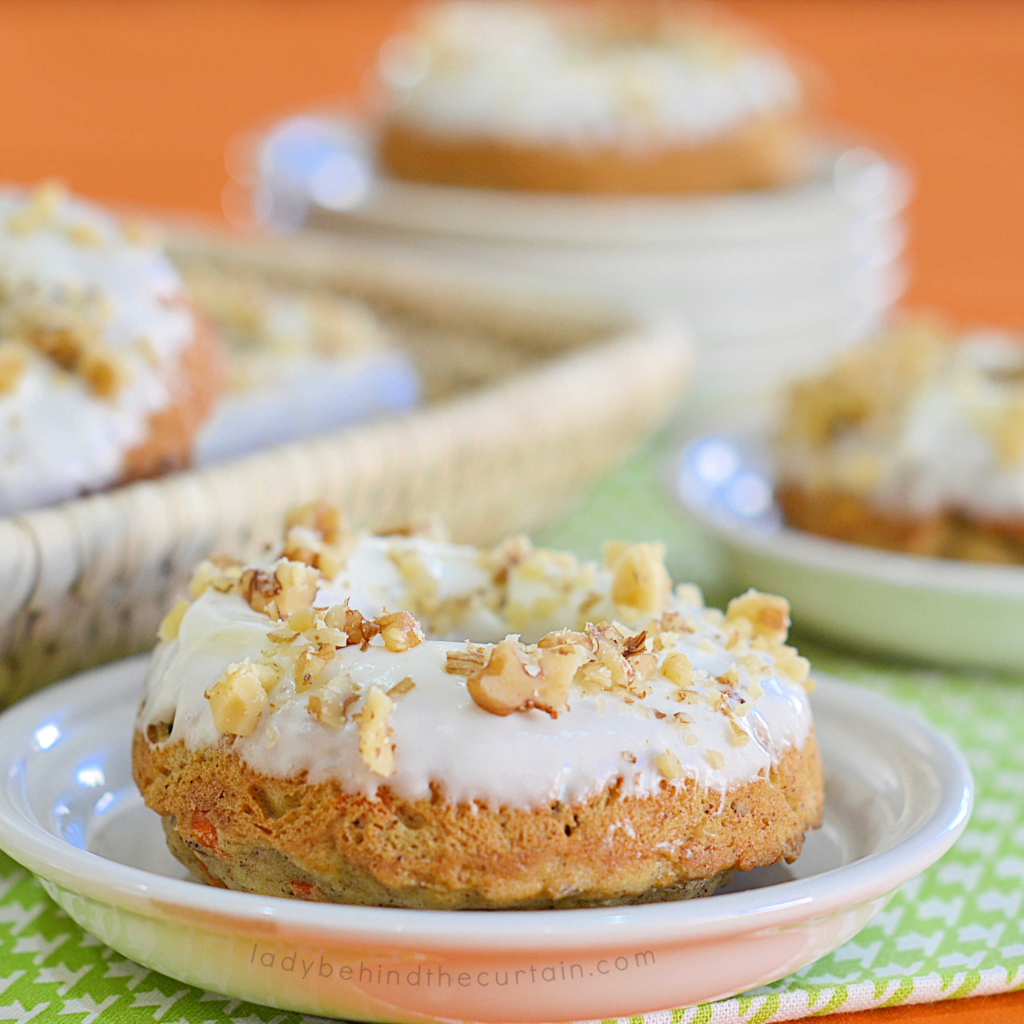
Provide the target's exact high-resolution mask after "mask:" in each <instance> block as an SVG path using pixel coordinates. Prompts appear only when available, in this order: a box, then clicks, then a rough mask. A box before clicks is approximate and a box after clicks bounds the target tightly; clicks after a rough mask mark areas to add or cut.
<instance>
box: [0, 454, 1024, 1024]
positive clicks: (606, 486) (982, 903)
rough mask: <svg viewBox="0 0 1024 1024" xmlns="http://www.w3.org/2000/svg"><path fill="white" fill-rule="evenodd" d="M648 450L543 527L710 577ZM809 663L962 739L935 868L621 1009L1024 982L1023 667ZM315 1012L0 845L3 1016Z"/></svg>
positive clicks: (773, 1014) (269, 1018)
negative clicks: (54, 886) (130, 927)
mask: <svg viewBox="0 0 1024 1024" xmlns="http://www.w3.org/2000/svg"><path fill="white" fill-rule="evenodd" d="M659 465H660V453H659V451H658V450H656V449H655V450H652V451H649V452H648V453H647V455H646V457H645V458H643V459H638V460H633V461H632V462H631V463H630V464H629V465H628V466H627V467H624V468H623V469H622V470H621V471H620V472H618V473H616V474H613V476H612V477H610V478H609V479H608V480H606V481H605V482H604V483H603V484H602V485H601V487H599V488H598V489H597V490H596V491H595V492H594V493H593V494H591V495H590V496H589V497H588V499H587V501H586V502H584V504H583V505H582V506H581V507H580V508H579V509H577V511H576V512H575V513H574V514H573V515H572V516H570V517H568V518H567V519H566V520H564V521H563V522H562V523H560V524H557V525H555V526H553V527H552V528H551V529H549V530H547V531H545V534H544V536H543V537H541V538H540V539H541V540H542V541H543V542H545V543H552V544H560V545H563V546H566V547H571V548H575V549H577V550H579V551H580V552H581V553H583V554H594V553H595V549H596V548H597V546H598V545H599V541H600V540H601V539H604V538H606V537H614V538H616V539H625V540H649V539H654V538H664V539H667V540H668V541H669V544H670V564H671V566H672V568H673V570H674V574H675V576H676V578H677V579H682V578H685V577H687V576H689V577H691V578H696V579H697V580H699V581H700V582H702V583H704V584H705V585H706V586H707V587H708V590H709V592H711V593H718V592H720V588H721V585H722V580H721V576H720V573H721V562H720V561H719V560H717V558H716V556H715V553H714V552H713V551H712V550H710V549H708V548H707V547H706V546H704V545H703V544H702V542H701V541H700V540H699V538H698V537H697V535H696V533H695V532H694V530H693V528H692V527H690V526H688V525H687V524H685V523H684V522H683V521H682V520H681V519H680V517H679V514H678V512H677V511H676V509H675V507H674V506H673V504H672V502H671V501H670V500H669V499H668V498H667V496H666V495H665V493H664V492H663V491H662V489H661V488H660V486H659V484H658V481H657V479H656V475H657V470H658V466H659ZM805 650H806V652H807V653H808V654H809V655H810V656H811V658H812V660H813V662H814V664H815V665H816V667H818V668H819V669H822V670H825V671H828V672H831V673H834V674H836V675H838V676H841V677H844V678H846V679H850V680H853V681H855V682H858V683H862V684H863V685H865V686H868V687H871V688H874V689H877V690H881V691H883V692H885V693H886V694H888V695H889V696H891V697H892V698H894V699H896V700H898V701H901V702H903V703H905V704H907V705H909V706H911V707H914V708H915V709H916V710H917V711H919V712H920V713H921V714H922V715H924V716H925V717H926V718H929V719H931V721H932V722H934V723H935V724H936V725H938V726H939V728H941V729H943V730H944V731H945V732H946V733H947V734H948V735H950V736H951V737H952V738H953V740H954V741H955V742H956V743H957V744H958V746H959V747H960V749H961V750H962V751H963V752H964V754H965V755H966V757H967V759H968V761H969V762H970V765H971V770H972V771H973V772H974V777H975V782H976V784H977V797H976V803H975V810H974V815H973V818H972V820H971V822H970V824H969V826H968V828H967V831H966V832H965V833H964V835H963V836H962V838H961V839H960V841H959V842H958V843H957V844H956V846H954V848H953V849H952V850H951V851H950V852H949V853H948V854H947V855H946V856H945V857H944V858H943V859H942V860H941V861H940V862H939V863H938V864H936V865H935V866H934V867H933V868H931V869H930V870H929V871H927V872H926V873H925V874H924V875H922V876H921V877H919V878H917V879H914V880H913V881H911V882H909V883H908V884H907V885H905V886H903V888H902V889H901V890H900V891H899V892H898V893H897V894H896V895H895V896H894V897H893V899H892V901H891V902H890V903H889V905H888V906H887V907H886V909H885V910H884V911H883V912H882V913H881V914H880V915H879V916H878V917H877V918H876V919H875V920H874V921H873V922H872V923H871V924H870V925H869V926H868V927H867V928H865V929H864V930H863V931H862V932H861V933H860V934H859V935H857V936H856V937H855V938H854V939H853V941H851V942H848V943H847V944H846V945H845V946H842V947H840V948H839V949H837V950H836V951H835V952H834V953H832V954H831V955H830V956H827V957H825V958H824V959H822V960H819V961H817V962H816V963H814V964H811V965H810V966H808V967H806V968H804V969H803V970H801V971H799V972H798V973H797V974H795V975H792V976H791V977H789V978H786V979H784V980H783V981H780V982H776V983H775V984H773V985H769V986H767V987H765V988H762V989H758V990H757V991H756V992H751V993H748V994H747V995H744V996H740V997H738V998H735V999H726V1000H722V1001H721V1002H718V1003H709V1004H704V1005H702V1006H696V1007H689V1008H687V1009H685V1010H683V1009H681V1010H674V1011H671V1012H662V1013H654V1014H648V1015H647V1016H646V1017H633V1018H629V1019H628V1020H629V1022H630V1024H642V1022H646V1024H725V1022H736V1024H766V1022H768V1021H781V1020H792V1019H795V1018H798V1017H805V1016H810V1015H814V1016H818V1015H823V1014H828V1013H835V1012H839V1011H843V1010H845V1011H849V1010H862V1009H869V1008H873V1007H881V1006H895V1005H897V1004H900V1003H907V1002H930V1001H934V1000H939V999H954V998H959V997H963V996H968V995H982V994H992V993H996V992H1006V991H1010V990H1012V989H1018V988H1024V726H1022V724H1021V723H1022V722H1024V679H1014V678H1007V677H995V676H992V677H989V676H982V675H980V674H971V675H958V674H953V673H944V672H935V671H927V670H915V669H909V668H906V667H900V668H893V667H887V666H883V665H880V664H877V663H871V662H869V661H867V660H865V659H863V658H852V657H844V656H840V655H836V654H834V653H830V652H827V651H825V650H822V649H820V648H817V647H807V645H805ZM69 1019H70V1020H72V1021H74V1022H75V1024H92V1022H93V1021H96V1020H101V1024H103V1022H108V1021H118V1022H134V1021H138V1022H140V1024H141V1022H149V1021H159V1022H164V1024H177V1022H186V1021H187V1022H189V1024H200V1022H204V1024H205V1022H220V1021H233V1022H235V1024H256V1022H267V1024H269V1022H274V1024H292V1022H299V1021H303V1020H310V1019H311V1018H303V1017H302V1015H300V1014H293V1013H282V1012H280V1011H277V1010H271V1009H268V1008H266V1007H259V1006H253V1005H250V1004H247V1003H241V1002H238V1001H236V1000H230V999H227V998H225V997H223V996H217V995H213V994H211V993H204V992H200V991H198V990H196V989H192V988H189V987H188V986H186V985H183V984H181V983H180V982H176V981H174V980H173V979H171V978H167V977H164V976H163V975H160V974H156V973H155V972H153V971H149V970H146V969H145V968H142V967H139V966H138V965H136V964H134V963H132V962H131V961H129V960H126V959H125V958H124V957H122V956H120V955H119V954H117V953H115V952H114V951H113V950H111V949H109V948H107V947H106V946H104V945H102V944H101V943H100V942H98V941H97V940H96V939H93V938H92V937H91V936H89V935H87V934H86V933H85V932H83V931H82V930H81V929H80V928H79V927H78V926H77V925H76V924H75V923H74V922H73V921H71V919H70V918H68V917H67V916H66V915H65V914H64V912H63V911H62V910H60V909H58V908H57V907H56V905H55V904H53V903H51V902H50V900H49V899H48V898H47V897H46V895H45V893H44V892H43V889H42V887H41V886H40V884H39V883H38V882H37V881H36V880H35V879H34V878H33V877H32V876H31V875H30V874H29V873H28V872H26V871H24V870H23V869H21V868H20V867H18V866H17V865H16V864H15V863H14V862H13V861H11V860H10V859H9V858H7V857H5V856H4V855H3V854H0V1022H6V1021H16V1022H19V1024H22V1022H27V1021H36V1022H39V1024H50V1022H57V1021H62V1022H63V1021H67V1020H69Z"/></svg>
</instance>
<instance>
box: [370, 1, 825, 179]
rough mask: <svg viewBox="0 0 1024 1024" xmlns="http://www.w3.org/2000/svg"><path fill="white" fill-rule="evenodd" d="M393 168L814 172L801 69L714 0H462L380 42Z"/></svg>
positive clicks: (614, 174)
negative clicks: (681, 2)
mask: <svg viewBox="0 0 1024 1024" xmlns="http://www.w3.org/2000/svg"><path fill="white" fill-rule="evenodd" d="M381 72H382V78H383V81H384V84H385V86H386V88H387V90H388V101H387V105H386V111H385V115H384V118H383V124H382V130H381V137H380V142H379V159H380V163H381V165H382V166H383V168H384V169H385V170H386V171H387V172H388V173H390V174H392V175H394V176H395V177H398V178H406V179H411V180H416V181H427V182H434V183H439V184H446V185H462V186H478V187H487V188H506V189H517V190H528V191H548V192H580V193H605V194H620V195H621V194H644V193H647V194H680V193H700V192H722V191H727V190H732V189H748V188H769V187H773V186H778V185H783V184H787V183H789V182H792V181H795V180H798V179H799V178H801V177H802V176H803V175H804V174H805V173H806V171H807V167H808V159H807V149H806V130H805V129H806V125H805V122H806V113H805V109H804V99H803V90H802V88H801V84H800V81H799V79H798V77H797V76H796V74H795V73H794V72H793V70H792V69H791V67H790V66H789V64H788V63H787V62H786V60H785V59H784V58H783V57H782V56H781V55H780V54H779V53H777V52H775V51H774V50H772V49H771V48H769V47H767V46H765V45H763V44H762V43H760V42H759V41H757V40H755V39H752V38H749V37H748V36H747V35H746V34H745V33H744V32H743V31H742V30H740V29H738V28H737V27H736V26H734V25H732V24H731V23H726V22H723V21H722V20H721V19H718V18H716V19H712V18H711V16H710V15H709V14H708V13H707V12H706V11H696V10H693V9H691V8H688V7H687V8H679V7H675V8H674V9H673V8H670V7H667V6H666V5H663V4H648V3H640V2H638V3H630V4H625V3H622V4H615V5H610V4H606V5H603V6H600V7H598V8H596V9H590V10H588V9H586V8H580V7H577V6H573V5H568V4H540V3H531V2H527V0H486V2H482V0H455V2H449V3H442V4H439V5H436V6H434V7H429V8H427V9H425V11H424V12H423V14H422V15H421V17H420V19H419V21H418V22H417V24H416V25H415V27H414V29H413V31H412V32H411V33H409V34H408V35H405V36H399V37H396V38H394V39H392V40H391V41H390V42H389V43H387V44H386V45H385V47H384V49H383V51H382V55H381Z"/></svg>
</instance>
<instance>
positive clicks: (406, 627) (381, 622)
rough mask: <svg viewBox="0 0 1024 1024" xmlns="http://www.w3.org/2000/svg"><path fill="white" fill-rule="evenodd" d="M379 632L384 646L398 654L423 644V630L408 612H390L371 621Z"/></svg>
mask: <svg viewBox="0 0 1024 1024" xmlns="http://www.w3.org/2000/svg"><path fill="white" fill-rule="evenodd" d="M373 623H374V625H375V626H376V627H377V629H379V630H380V635H381V638H382V639H383V641H384V646H385V647H386V648H387V649H388V650H389V651H394V652H395V653H399V652H401V651H407V650H409V649H410V648H411V647H416V646H418V645H419V644H421V643H423V630H422V629H420V624H419V623H418V622H417V621H416V620H415V619H414V618H413V617H412V615H410V614H409V612H391V613H390V614H385V615H380V616H378V617H377V618H376V619H374V620H373Z"/></svg>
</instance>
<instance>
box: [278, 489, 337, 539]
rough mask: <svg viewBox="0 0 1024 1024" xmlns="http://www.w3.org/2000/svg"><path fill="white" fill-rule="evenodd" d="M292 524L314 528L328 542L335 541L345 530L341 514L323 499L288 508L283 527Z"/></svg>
mask: <svg viewBox="0 0 1024 1024" xmlns="http://www.w3.org/2000/svg"><path fill="white" fill-rule="evenodd" d="M293 526H304V527H306V528H307V529H309V530H315V531H316V532H317V533H319V534H320V536H321V537H322V538H323V539H324V540H325V541H326V542H327V543H328V544H334V543H336V542H337V541H338V540H339V539H340V538H341V536H342V534H344V533H345V532H346V531H345V520H344V518H343V517H342V514H341V513H340V512H339V511H338V509H336V508H335V507H334V506H333V505H329V504H328V503H327V502H326V501H324V500H323V499H320V500H318V501H311V502H310V503H309V504H308V505H297V506H296V507H295V508H292V509H289V511H288V516H287V518H286V520H285V527H286V529H288V530H290V529H291V528H292V527H293Z"/></svg>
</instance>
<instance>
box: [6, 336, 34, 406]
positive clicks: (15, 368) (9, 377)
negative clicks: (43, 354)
mask: <svg viewBox="0 0 1024 1024" xmlns="http://www.w3.org/2000/svg"><path fill="white" fill-rule="evenodd" d="M27 366H28V356H27V353H26V351H25V348H24V346H23V345H20V344H18V342H16V341H0V395H3V394H7V393H9V392H11V391H13V390H14V389H15V388H16V387H17V386H18V382H19V381H20V380H21V377H22V374H24V372H25V369H26V367H27Z"/></svg>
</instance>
